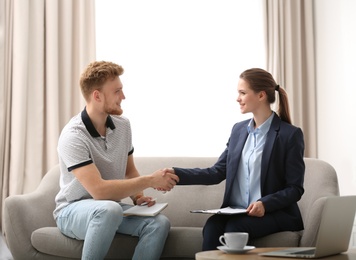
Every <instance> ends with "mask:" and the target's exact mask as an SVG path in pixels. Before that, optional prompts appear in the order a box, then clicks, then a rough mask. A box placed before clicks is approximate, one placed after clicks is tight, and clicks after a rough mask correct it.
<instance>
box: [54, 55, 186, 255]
mask: <svg viewBox="0 0 356 260" xmlns="http://www.w3.org/2000/svg"><path fill="white" fill-rule="evenodd" d="M122 73H123V68H122V67H121V66H119V65H117V64H114V63H111V62H105V61H102V62H93V63H91V64H89V65H88V67H87V68H86V70H85V71H84V73H83V74H82V75H81V79H80V87H81V91H82V94H83V96H84V98H85V100H86V107H85V108H84V110H83V111H82V112H81V113H80V114H78V115H77V116H75V117H74V118H72V119H71V120H70V121H69V123H68V124H67V125H66V126H65V127H64V129H63V130H62V133H61V135H60V138H59V141H58V155H59V163H60V170H61V177H60V191H59V193H58V194H57V196H56V209H55V210H54V213H53V214H54V217H55V219H56V222H57V226H58V228H59V229H60V230H61V232H62V233H63V234H65V235H66V236H69V237H71V238H75V239H79V240H84V246H83V251H82V259H95V260H97V259H104V257H105V256H106V254H107V252H108V250H109V248H110V245H111V242H112V240H113V238H114V236H115V233H122V234H127V235H132V236H138V237H139V243H138V245H137V247H136V249H135V253H134V256H133V259H159V258H160V255H161V253H162V250H163V246H164V244H165V239H166V237H167V235H168V232H169V229H170V223H169V221H168V219H167V218H166V217H165V216H163V215H160V214H159V215H157V216H156V217H135V216H130V217H125V216H123V211H124V210H125V209H126V208H128V207H130V206H129V205H125V204H123V203H120V200H121V199H123V198H125V197H128V196H130V197H131V199H132V200H133V202H134V204H137V205H140V204H142V203H144V202H146V203H148V205H149V206H152V205H153V204H154V203H155V202H154V201H151V200H152V198H151V197H146V196H144V194H143V192H142V191H143V190H144V189H146V188H149V187H151V188H159V189H163V190H167V191H169V190H171V189H172V188H173V186H174V185H175V184H176V182H178V181H179V179H178V177H177V176H176V175H174V174H169V175H168V174H163V172H162V171H156V172H154V173H152V174H151V175H148V176H140V175H139V173H138V171H137V169H136V167H135V164H134V159H133V151H134V149H133V146H132V142H131V128H130V123H129V121H128V119H126V118H125V117H123V116H121V114H122V112H123V111H122V109H121V101H122V100H123V99H125V95H124V93H123V85H122V83H121V80H120V78H119V76H120V75H122Z"/></svg>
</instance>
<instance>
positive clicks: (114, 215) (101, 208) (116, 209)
mask: <svg viewBox="0 0 356 260" xmlns="http://www.w3.org/2000/svg"><path fill="white" fill-rule="evenodd" d="M93 215H94V216H93V217H94V218H99V219H100V220H103V221H106V222H112V223H121V222H122V218H123V209H122V207H121V206H120V204H119V203H117V202H115V201H110V200H108V201H101V203H100V205H98V206H97V207H96V210H95V211H94V214H93Z"/></svg>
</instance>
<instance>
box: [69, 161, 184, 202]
mask: <svg viewBox="0 0 356 260" xmlns="http://www.w3.org/2000/svg"><path fill="white" fill-rule="evenodd" d="M130 160H132V163H133V158H132V156H129V161H130ZM128 167H129V168H131V167H134V165H131V164H130V163H128ZM134 168H135V167H134ZM135 169H136V168H135ZM128 170H129V171H130V172H131V173H130V174H132V175H130V176H135V177H133V178H130V179H125V180H104V179H103V178H102V177H101V175H100V172H99V170H98V168H97V167H96V166H95V164H94V163H91V164H89V165H86V166H83V167H80V168H77V169H75V170H73V174H74V175H75V177H76V178H77V179H78V180H79V182H80V183H81V184H82V185H83V187H84V188H85V189H86V190H87V191H88V192H89V194H90V195H91V196H92V197H93V198H94V199H97V200H114V201H118V200H121V199H123V198H126V197H129V196H132V195H135V194H138V193H140V192H142V191H143V190H145V189H147V188H150V187H151V188H163V189H166V190H171V189H172V188H173V186H174V185H175V183H176V181H178V177H177V176H176V175H174V174H169V175H167V174H166V175H163V171H162V170H158V171H155V172H154V173H152V174H151V175H147V176H139V175H138V172H137V170H133V168H131V169H128Z"/></svg>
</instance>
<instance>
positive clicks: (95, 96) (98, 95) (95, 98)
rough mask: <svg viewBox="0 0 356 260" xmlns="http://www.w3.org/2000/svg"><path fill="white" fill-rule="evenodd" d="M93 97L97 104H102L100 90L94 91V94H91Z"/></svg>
mask: <svg viewBox="0 0 356 260" xmlns="http://www.w3.org/2000/svg"><path fill="white" fill-rule="evenodd" d="M91 97H92V98H93V100H95V101H96V102H100V101H101V93H100V91H99V90H97V89H96V90H94V91H93V93H91Z"/></svg>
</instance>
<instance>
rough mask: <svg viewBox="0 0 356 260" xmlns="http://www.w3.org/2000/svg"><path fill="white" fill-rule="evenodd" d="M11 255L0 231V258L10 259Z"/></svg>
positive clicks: (0, 259)
mask: <svg viewBox="0 0 356 260" xmlns="http://www.w3.org/2000/svg"><path fill="white" fill-rule="evenodd" d="M12 259H13V258H12V255H11V253H10V251H9V249H8V248H7V246H6V242H5V239H4V237H3V236H2V233H1V232H0V260H12Z"/></svg>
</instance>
